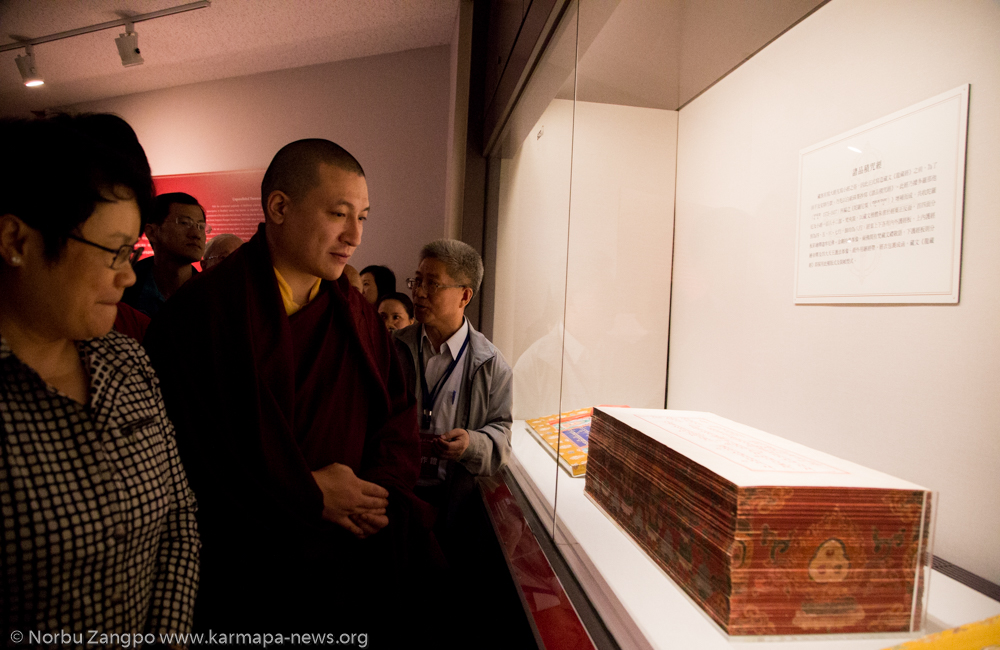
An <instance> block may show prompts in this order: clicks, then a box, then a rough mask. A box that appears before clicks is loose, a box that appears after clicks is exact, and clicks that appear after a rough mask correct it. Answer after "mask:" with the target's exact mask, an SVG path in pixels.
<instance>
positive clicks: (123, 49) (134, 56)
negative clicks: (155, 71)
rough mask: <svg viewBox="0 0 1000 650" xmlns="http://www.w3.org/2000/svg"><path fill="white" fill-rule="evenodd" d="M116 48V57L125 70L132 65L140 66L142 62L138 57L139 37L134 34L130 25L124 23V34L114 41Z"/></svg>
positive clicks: (133, 29)
mask: <svg viewBox="0 0 1000 650" xmlns="http://www.w3.org/2000/svg"><path fill="white" fill-rule="evenodd" d="M115 45H117V46H118V56H120V57H121V58H122V65H123V66H125V67H126V68H127V67H129V66H133V65H142V63H143V60H142V57H141V56H140V55H139V35H138V34H136V33H135V27H134V26H133V25H132V23H125V33H124V34H121V35H119V36H118V38H116V39H115Z"/></svg>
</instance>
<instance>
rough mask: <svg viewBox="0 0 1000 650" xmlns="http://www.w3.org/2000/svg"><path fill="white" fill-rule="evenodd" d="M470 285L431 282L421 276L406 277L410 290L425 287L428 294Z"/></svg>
mask: <svg viewBox="0 0 1000 650" xmlns="http://www.w3.org/2000/svg"><path fill="white" fill-rule="evenodd" d="M466 286H468V285H464V284H441V283H440V282H431V281H429V280H424V279H421V278H406V288H407V289H409V290H410V291H414V290H416V289H420V288H423V290H424V291H426V292H427V295H431V294H433V293H437V292H438V291H440V290H441V289H464V288H465V287H466Z"/></svg>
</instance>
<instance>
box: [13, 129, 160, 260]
mask: <svg viewBox="0 0 1000 650" xmlns="http://www.w3.org/2000/svg"><path fill="white" fill-rule="evenodd" d="M0 142H3V147H4V155H3V157H2V160H0V214H12V215H14V216H16V217H18V218H19V219H21V221H23V222H24V223H26V224H27V225H28V226H30V227H31V228H34V229H35V230H37V231H38V232H39V233H41V235H42V241H43V242H44V245H45V256H46V257H47V258H49V259H50V260H56V259H58V258H59V256H60V254H61V252H62V250H63V247H65V245H66V240H67V238H68V236H69V235H70V233H72V232H73V231H74V230H76V228H77V227H79V225H80V224H82V223H83V222H84V221H86V220H87V219H89V218H90V215H92V214H93V213H94V210H95V208H96V207H97V204H98V203H107V202H112V201H121V200H127V199H135V201H136V203H137V204H138V205H139V210H140V214H141V215H143V218H145V217H146V215H148V214H149V208H150V205H151V203H152V194H153V181H152V177H151V176H150V170H149V163H148V161H147V160H146V154H145V152H144V151H143V149H142V146H141V145H140V144H139V141H138V139H136V138H135V132H134V131H133V130H132V127H130V126H129V125H128V123H127V122H125V120H123V119H121V118H120V117H117V116H114V115H106V114H88V115H76V116H74V115H56V116H53V117H47V118H42V119H36V120H22V119H3V120H0ZM137 234H138V233H137Z"/></svg>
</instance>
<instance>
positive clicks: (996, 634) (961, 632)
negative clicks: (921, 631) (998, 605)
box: [886, 616, 1000, 650]
mask: <svg viewBox="0 0 1000 650" xmlns="http://www.w3.org/2000/svg"><path fill="white" fill-rule="evenodd" d="M994 648H1000V616H994V617H993V618H988V619H986V620H985V621H979V622H978V623H969V624H968V625H962V626H960V627H956V628H952V629H950V630H945V631H943V632H938V633H937V634H931V635H929V636H925V637H924V638H922V639H917V640H915V641H907V642H906V643H902V644H900V645H896V646H892V647H891V648H886V650H993V649H994Z"/></svg>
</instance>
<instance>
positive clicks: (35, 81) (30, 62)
mask: <svg viewBox="0 0 1000 650" xmlns="http://www.w3.org/2000/svg"><path fill="white" fill-rule="evenodd" d="M14 60H15V61H16V62H17V70H18V72H20V73H21V79H23V80H24V85H25V86H28V87H29V88H34V87H35V86H41V85H42V84H44V83H45V80H44V79H42V75H40V74H38V66H36V65H35V48H34V47H32V46H31V45H25V46H24V54H22V55H21V56H19V57H17V58H16V59H14Z"/></svg>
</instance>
